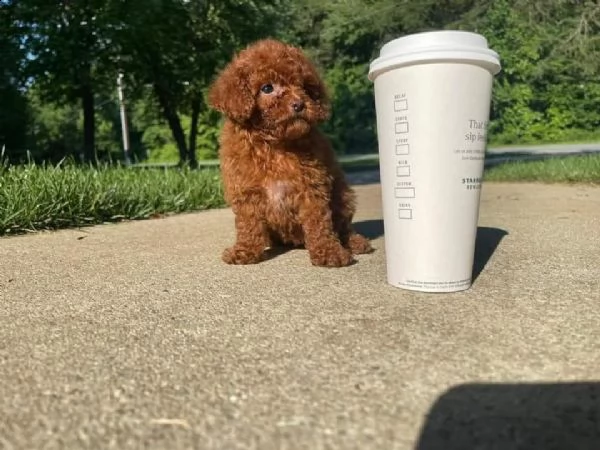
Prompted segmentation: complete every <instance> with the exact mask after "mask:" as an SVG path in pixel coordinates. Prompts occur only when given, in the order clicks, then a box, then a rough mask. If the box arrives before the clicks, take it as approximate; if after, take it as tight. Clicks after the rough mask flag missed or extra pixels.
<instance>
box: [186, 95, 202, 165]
mask: <svg viewBox="0 0 600 450" xmlns="http://www.w3.org/2000/svg"><path fill="white" fill-rule="evenodd" d="M201 106H202V97H201V96H200V95H195V96H194V97H193V99H192V124H191V128H190V145H189V146H188V152H189V155H188V156H189V161H190V167H191V168H192V169H196V168H197V167H198V159H197V158H196V138H197V136H198V118H199V116H200V108H201Z"/></svg>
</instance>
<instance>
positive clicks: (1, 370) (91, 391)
mask: <svg viewBox="0 0 600 450" xmlns="http://www.w3.org/2000/svg"><path fill="white" fill-rule="evenodd" d="M358 192H359V195H360V215H359V217H357V222H358V223H359V227H360V228H361V229H362V230H364V231H367V232H368V233H369V234H370V235H371V236H373V237H374V246H375V247H376V249H377V250H376V252H375V253H374V254H372V255H366V256H362V257H360V260H359V262H358V263H357V264H356V265H354V266H352V267H349V268H345V269H340V270H327V269H320V268H314V267H311V266H310V265H309V262H308V259H307V255H306V253H305V252H304V251H301V250H298V251H294V252H291V253H287V254H284V255H281V256H279V257H277V258H275V259H272V260H270V261H268V262H265V263H263V264H260V265H256V266H250V267H228V266H225V265H223V264H221V262H220V259H219V255H220V253H221V250H222V249H223V247H224V246H225V245H228V244H229V243H230V242H231V239H232V238H233V228H232V216H231V213H230V211H229V210H217V211H210V212H205V213H199V214H188V215H180V216H176V217H172V218H168V219H163V220H153V221H144V222H135V223H127V224H120V225H107V226H100V227H95V228H89V229H85V230H73V231H61V232H56V233H42V234H38V235H32V236H26V237H14V238H5V239H0V449H13V448H14V449H41V448H44V449H67V448H68V449H79V448H94V449H108V448H116V449H129V448H131V449H139V448H149V449H169V450H171V449H184V448H185V449H189V448H197V449H238V448H239V449H241V448H251V449H261V450H262V449H310V450H318V449H325V448H328V449H386V450H390V449H402V450H405V449H420V450H431V449H440V450H441V449H444V450H454V449H456V450H469V449H473V448H479V449H492V448H493V449H519V448H523V449H528V450H531V449H544V450H551V449H577V450H582V449H585V450H587V449H590V450H591V449H598V448H600V431H599V430H600V428H599V427H598V423H599V420H600V402H599V401H598V399H599V398H600V276H599V273H600V238H599V234H600V189H598V188H589V187H556V186H538V185H495V184H486V185H485V186H484V190H483V201H482V208H481V226H482V231H481V234H480V237H481V240H480V246H479V251H478V264H477V266H478V269H479V270H480V271H481V272H480V275H479V277H478V278H477V280H476V282H475V284H474V286H473V287H472V289H470V290H469V291H466V292H463V293H457V294H452V295H439V294H438V295H434V294H420V293H414V292H408V291H402V290H398V289H396V288H393V287H391V286H388V285H387V284H386V283H385V276H384V254H383V250H382V249H383V238H382V237H381V222H380V218H381V211H380V201H379V187H378V186H377V185H368V186H362V187H360V188H358ZM494 249H495V251H494ZM514 442H519V443H520V444H518V445H517V444H514Z"/></svg>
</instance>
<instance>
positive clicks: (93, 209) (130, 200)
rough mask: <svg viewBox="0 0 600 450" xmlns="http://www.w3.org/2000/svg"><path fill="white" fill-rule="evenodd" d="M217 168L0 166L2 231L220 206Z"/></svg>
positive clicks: (134, 218) (121, 218) (122, 218)
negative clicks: (196, 169) (193, 169)
mask: <svg viewBox="0 0 600 450" xmlns="http://www.w3.org/2000/svg"><path fill="white" fill-rule="evenodd" d="M223 204H224V202H223V193H222V186H221V179H220V176H219V172H218V171H217V170H216V169H205V170H198V171H190V170H177V169H166V170H165V169H147V170H132V169H128V168H118V167H113V168H109V167H102V168H97V169H94V168H81V167H75V166H65V167H44V166H36V165H27V166H11V167H2V166H0V235H7V234H21V233H26V232H32V231H39V230H51V229H59V228H71V227H80V226H86V225H93V224H99V223H104V222H118V221H122V220H136V219H147V218H151V217H156V216H160V215H164V214H169V213H180V212H184V211H197V210H203V209H207V208H214V207H220V206H223Z"/></svg>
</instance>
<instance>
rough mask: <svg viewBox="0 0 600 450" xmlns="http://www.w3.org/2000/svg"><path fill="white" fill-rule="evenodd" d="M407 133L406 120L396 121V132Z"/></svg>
mask: <svg viewBox="0 0 600 450" xmlns="http://www.w3.org/2000/svg"><path fill="white" fill-rule="evenodd" d="M404 133H408V122H398V123H397V124H396V134H404Z"/></svg>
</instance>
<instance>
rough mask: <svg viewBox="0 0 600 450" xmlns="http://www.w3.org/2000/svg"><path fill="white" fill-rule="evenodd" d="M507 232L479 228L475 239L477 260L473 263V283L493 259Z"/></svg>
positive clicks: (491, 228)
mask: <svg viewBox="0 0 600 450" xmlns="http://www.w3.org/2000/svg"><path fill="white" fill-rule="evenodd" d="M506 235H508V232H507V231H506V230H502V229H500V228H493V227H478V228H477V237H476V239H475V259H474V261H473V282H475V280H477V278H478V277H479V275H481V272H483V270H484V269H485V266H486V265H487V263H488V262H489V260H490V259H491V258H492V256H493V255H494V253H495V252H496V249H497V248H498V246H499V245H500V242H501V241H502V239H503V238H504V236H506Z"/></svg>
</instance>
